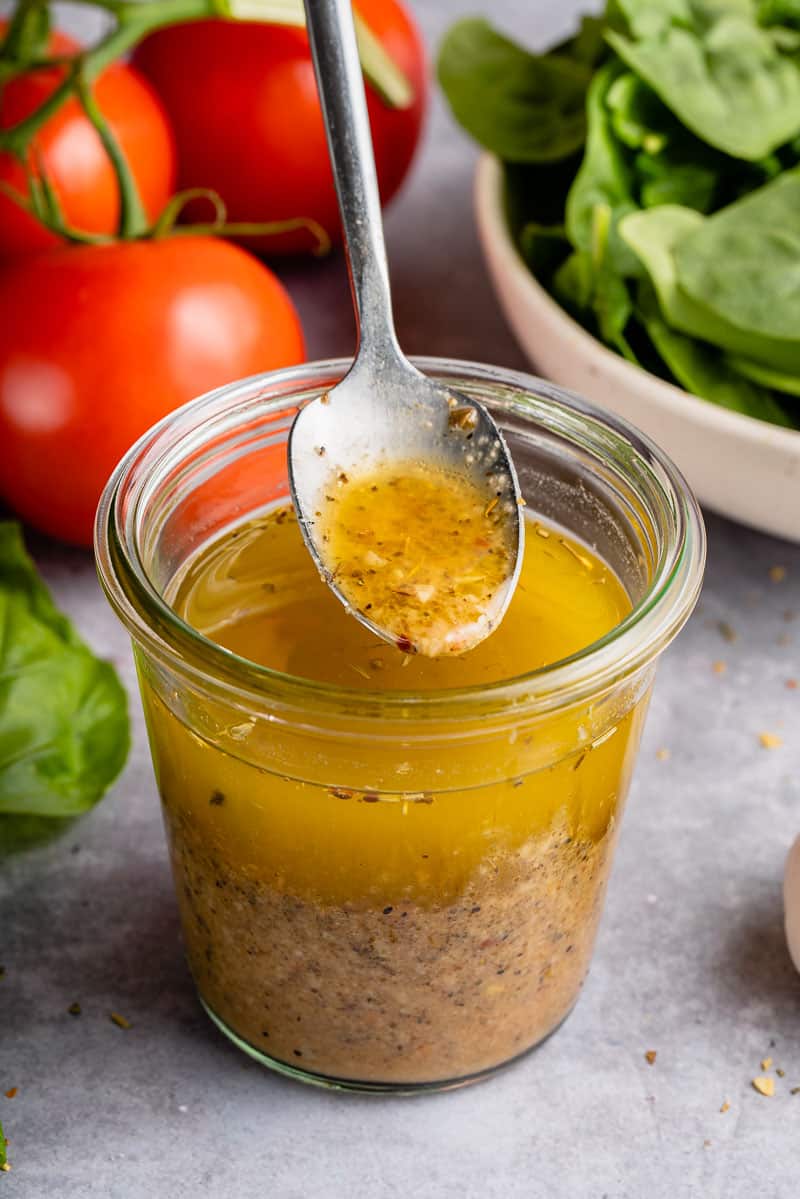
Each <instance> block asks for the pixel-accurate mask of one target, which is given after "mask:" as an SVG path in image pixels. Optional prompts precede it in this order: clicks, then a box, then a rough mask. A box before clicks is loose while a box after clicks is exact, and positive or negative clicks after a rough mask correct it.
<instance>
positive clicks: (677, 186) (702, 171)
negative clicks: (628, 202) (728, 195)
mask: <svg viewBox="0 0 800 1199" xmlns="http://www.w3.org/2000/svg"><path fill="white" fill-rule="evenodd" d="M635 167H636V172H637V174H638V176H639V200H640V202H641V205H642V208H657V207H658V206H659V205H661V204H678V205H681V206H682V207H684V208H694V209H696V211H697V212H708V211H709V209H710V208H711V207H712V204H713V202H714V194H715V192H716V190H717V183H718V179H719V177H718V175H717V173H716V171H714V169H713V168H712V167H708V166H703V164H702V163H700V162H675V161H674V159H673V158H672V156H671V155H669V154H659V155H657V156H655V157H654V156H653V155H650V154H640V155H638V156H637V158H636V162H635Z"/></svg>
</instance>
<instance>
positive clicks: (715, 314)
mask: <svg viewBox="0 0 800 1199" xmlns="http://www.w3.org/2000/svg"><path fill="white" fill-rule="evenodd" d="M674 257H675V269H676V275H677V283H678V286H679V288H680V289H681V290H682V291H683V292H684V293H685V294H686V295H687V296H688V297H690V299H691V300H692V301H693V302H694V303H695V304H697V305H699V306H700V307H701V308H702V310H703V312H704V313H705V314H706V315H707V317H710V318H711V319H712V320H714V321H718V322H725V323H726V324H727V325H729V326H730V327H731V328H732V329H735V330H741V332H742V335H743V337H747V338H750V339H751V344H750V348H748V347H747V345H746V344H745V341H744V340H743V338H741V339H740V340H739V342H738V344H737V343H735V342H734V343H733V344H729V345H727V348H728V349H731V350H733V351H734V352H736V353H740V354H741V355H742V356H743V357H746V358H754V359H755V360H756V361H757V362H760V363H763V364H764V365H765V366H767V367H773V366H776V367H779V368H780V369H781V370H784V371H787V372H789V373H791V374H797V373H800V170H797V169H795V170H793V171H787V172H785V173H784V174H782V175H780V176H779V177H778V178H777V179H775V180H773V181H772V182H771V183H768V184H765V186H763V187H761V188H759V189H758V190H757V191H754V192H751V193H750V195H748V196H745V197H744V198H743V199H741V200H738V201H737V202H736V203H735V204H730V205H728V207H727V208H724V209H722V210H721V211H720V212H717V213H715V215H714V216H712V217H709V218H708V219H707V220H706V221H704V222H703V223H702V224H701V225H700V226H699V227H698V229H697V230H696V231H695V232H693V233H691V234H690V235H689V236H688V237H686V238H683V239H682V240H681V241H680V242H678V243H677V244H676V246H675V253H674ZM698 334H699V335H700V336H703V333H702V330H700V329H698ZM753 338H756V339H759V340H760V342H763V348H761V349H760V352H754V351H753V348H752V339H753ZM720 344H722V343H720Z"/></svg>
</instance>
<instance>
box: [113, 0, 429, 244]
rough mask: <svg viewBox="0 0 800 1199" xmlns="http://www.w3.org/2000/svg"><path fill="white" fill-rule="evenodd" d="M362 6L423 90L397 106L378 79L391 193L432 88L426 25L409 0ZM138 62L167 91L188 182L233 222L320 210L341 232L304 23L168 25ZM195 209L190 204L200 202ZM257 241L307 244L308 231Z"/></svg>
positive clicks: (373, 120)
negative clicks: (212, 195)
mask: <svg viewBox="0 0 800 1199" xmlns="http://www.w3.org/2000/svg"><path fill="white" fill-rule="evenodd" d="M357 9H358V12H359V14H360V15H361V16H362V17H363V19H364V21H365V22H366V24H367V25H368V26H369V28H370V30H371V32H372V33H373V34H374V35H375V37H377V38H378V40H379V41H380V42H381V44H382V45H383V47H384V49H385V50H386V51H387V53H388V54H389V55H390V57H391V58H392V59H393V60H394V62H395V64H396V65H397V66H398V67H399V68H400V70H401V71H402V72H403V73H404V74H405V76H406V78H407V79H408V81H409V83H410V84H411V87H412V89H413V93H414V96H413V102H412V103H411V104H410V105H409V106H408V107H406V108H390V107H389V106H388V105H387V104H386V103H385V102H384V101H383V100H382V99H381V97H380V96H379V95H378V93H377V92H376V91H375V90H374V89H373V88H372V87H371V86H369V85H367V104H368V107H369V115H370V124H371V126H372V139H373V144H374V147H375V162H376V166H377V171H378V180H379V183H380V188H381V198H382V200H383V201H384V203H385V202H387V201H388V200H390V199H391V197H392V196H393V195H394V193H395V192H396V191H397V189H398V188H399V186H400V184H401V182H402V180H403V178H404V176H405V174H406V172H407V170H408V168H409V166H410V165H411V159H412V157H413V155H414V150H415V147H416V145H417V141H418V139H419V134H420V128H421V125H422V119H423V114H424V111H425V104H426V98H427V68H426V58H425V51H424V47H423V43H422V39H421V37H420V34H419V32H418V30H417V28H416V25H415V24H414V22H413V20H412V18H411V16H410V14H409V12H408V11H407V10H406V9H405V8H404V7H403V5H402V3H400V0H358V3H357ZM133 61H134V63H135V65H136V66H137V67H138V68H139V69H140V70H141V71H142V73H143V74H144V75H146V76H147V78H148V79H150V80H151V82H152V83H153V85H154V86H155V88H156V90H157V91H158V93H159V95H160V96H161V98H162V100H163V101H164V104H165V106H166V109H167V112H168V114H169V117H170V120H171V122H172V126H173V129H174V131H175V138H176V141H177V146H178V171H179V182H180V186H181V187H187V188H188V187H209V188H213V189H214V190H215V191H216V192H218V193H219V195H220V196H221V197H222V199H223V200H224V201H225V204H226V207H227V210H228V219H229V220H231V221H280V220H287V219H291V218H293V217H306V218H312V219H313V220H315V221H317V222H318V223H319V224H320V225H322V226H323V228H324V229H325V230H326V231H327V233H328V234H329V235H330V236H331V237H332V238H335V237H337V236H338V235H339V217H338V209H337V205H336V193H335V191H334V186H333V177H332V174H331V168H330V163H329V161H328V150H327V145H326V141H325V129H324V125H323V121H322V112H321V110H320V105H319V99H318V97H317V89H316V83H315V81H314V71H313V66H312V63H311V54H310V51H309V46H308V38H307V36H306V32H305V30H304V29H301V28H295V27H290V26H281V25H259V24H250V23H240V22H228V21H214V20H212V21H195V22H192V23H190V24H186V25H175V26H170V27H169V28H165V29H160V30H157V31H156V32H155V33H152V34H150V36H149V37H147V38H145V39H144V41H143V42H142V43H141V45H140V46H139V47H138V48H137V50H136V52H135V54H134V57H133ZM190 211H191V210H190ZM248 244H250V245H252V246H256V247H258V248H259V249H264V250H266V251H269V252H274V253H280V252H296V251H298V250H308V249H310V248H312V246H313V245H314V238H313V237H312V235H311V234H310V233H308V232H306V231H303V230H300V231H298V232H294V233H286V234H281V235H279V236H274V237H269V238H258V239H249V240H248Z"/></svg>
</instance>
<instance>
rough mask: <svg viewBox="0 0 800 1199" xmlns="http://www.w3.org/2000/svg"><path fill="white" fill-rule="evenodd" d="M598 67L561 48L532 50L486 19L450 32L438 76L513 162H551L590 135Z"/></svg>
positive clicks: (468, 125) (472, 130) (467, 125)
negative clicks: (589, 99) (590, 93)
mask: <svg viewBox="0 0 800 1199" xmlns="http://www.w3.org/2000/svg"><path fill="white" fill-rule="evenodd" d="M590 74H591V71H590V67H589V66H588V65H587V64H586V63H583V62H580V61H578V60H577V59H575V58H570V57H567V56H561V55H557V54H549V55H537V54H531V53H529V52H528V51H527V50H524V49H523V48H522V47H521V46H518V45H516V44H515V43H514V42H512V41H510V40H509V39H508V38H505V37H503V35H502V34H500V33H497V32H496V30H494V29H493V28H492V26H491V25H490V24H489V23H488V21H483V20H478V19H474V20H466V21H459V22H458V23H457V24H456V25H454V26H453V27H452V28H451V29H450V30H449V31H448V33H447V34H446V35H445V38H444V41H443V42H442V45H441V49H440V51H439V62H438V76H439V82H440V84H441V86H442V89H443V91H444V93H445V95H446V97H447V99H448V101H449V103H450V107H451V108H452V110H453V115H454V116H455V118H456V120H457V121H458V122H459V124H460V125H462V126H463V127H464V129H466V131H467V133H469V134H470V135H471V136H472V137H474V138H475V140H476V141H477V142H480V144H481V145H482V146H485V147H486V149H487V150H491V151H492V153H494V154H497V155H498V157H500V158H502V159H504V160H505V161H506V162H551V161H553V160H555V159H559V158H565V157H567V155H569V154H572V153H574V152H575V150H577V149H578V148H579V147H580V146H581V145H582V144H583V140H584V133H585V124H586V122H585V113H584V101H585V98H586V89H587V87H588V85H589V78H590Z"/></svg>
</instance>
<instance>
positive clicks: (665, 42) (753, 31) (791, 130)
mask: <svg viewBox="0 0 800 1199" xmlns="http://www.w3.org/2000/svg"><path fill="white" fill-rule="evenodd" d="M618 8H619V9H620V10H621V11H622V13H623V15H624V17H625V18H626V20H627V23H628V36H625V35H623V34H620V33H617V32H615V31H613V30H610V31H609V32H608V33H607V34H606V40H607V41H608V43H609V45H610V46H611V47H612V48H613V49H614V50H615V51H616V53H617V54H618V55H619V57H620V58H621V59H622V60H623V62H624V63H625V64H626V66H627V67H628V68H629V69H630V70H631V71H633V72H634V73H635V74H636V75H638V76H639V78H640V79H642V80H644V82H645V83H647V84H648V85H649V86H650V87H651V88H652V89H653V91H655V92H656V93H657V94H658V95H659V96H660V97H661V99H662V100H663V101H664V103H665V104H666V105H667V107H668V108H670V109H671V110H672V111H673V112H674V113H675V115H676V116H677V117H678V118H679V119H680V120H681V121H682V122H683V123H684V124H685V125H686V126H688V128H689V129H691V130H692V131H693V132H694V133H696V134H697V135H698V136H699V137H701V138H702V139H703V140H704V141H705V142H707V143H708V144H709V145H711V146H715V147H716V148H717V149H720V150H724V151H725V153H727V154H731V155H733V156H734V157H735V158H743V159H747V160H755V159H759V158H763V157H765V156H766V155H767V154H769V153H770V152H771V151H773V150H775V149H777V147H778V146H780V145H782V144H783V143H784V142H786V141H788V140H789V139H790V138H792V137H794V136H795V135H796V134H797V133H798V132H800V68H798V65H797V63H796V62H795V60H794V57H793V56H792V54H791V53H790V54H783V53H782V52H781V48H780V46H779V45H777V44H776V39H775V38H774V37H772V36H771V34H770V33H769V32H768V31H767V30H765V29H762V28H761V27H760V26H759V24H758V22H757V20H756V11H755V6H754V5H753V4H752V3H750V2H749V0H725V2H724V3H723V2H722V0H683V2H681V0H618Z"/></svg>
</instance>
